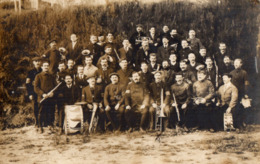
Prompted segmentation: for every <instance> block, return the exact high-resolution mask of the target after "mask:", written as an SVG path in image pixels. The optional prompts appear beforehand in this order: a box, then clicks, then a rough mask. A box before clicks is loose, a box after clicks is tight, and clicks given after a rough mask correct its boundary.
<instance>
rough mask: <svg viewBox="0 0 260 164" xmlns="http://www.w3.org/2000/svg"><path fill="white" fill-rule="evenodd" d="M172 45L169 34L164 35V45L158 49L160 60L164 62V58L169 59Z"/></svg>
mask: <svg viewBox="0 0 260 164" xmlns="http://www.w3.org/2000/svg"><path fill="white" fill-rule="evenodd" d="M170 51H171V47H170V46H169V37H168V35H164V36H162V46H160V47H159V48H158V50H157V55H158V61H159V63H162V61H163V60H168V59H169V56H170Z"/></svg>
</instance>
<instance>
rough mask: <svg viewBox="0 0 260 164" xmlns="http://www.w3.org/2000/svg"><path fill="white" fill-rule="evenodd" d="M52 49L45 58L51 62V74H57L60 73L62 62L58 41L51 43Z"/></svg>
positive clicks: (44, 55) (46, 53)
mask: <svg viewBox="0 0 260 164" xmlns="http://www.w3.org/2000/svg"><path fill="white" fill-rule="evenodd" d="M49 46H50V48H49V49H48V50H47V51H46V52H45V53H44V54H43V57H44V58H46V59H48V60H49V61H50V71H49V72H50V73H51V74H55V73H56V72H57V71H58V63H59V62H60V61H61V55H60V52H59V50H57V41H56V40H52V41H50V43H49Z"/></svg>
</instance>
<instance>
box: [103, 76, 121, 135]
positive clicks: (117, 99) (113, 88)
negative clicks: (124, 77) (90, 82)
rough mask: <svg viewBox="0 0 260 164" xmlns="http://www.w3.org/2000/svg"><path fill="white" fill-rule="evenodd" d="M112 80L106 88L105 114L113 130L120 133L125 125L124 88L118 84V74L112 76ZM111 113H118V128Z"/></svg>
mask: <svg viewBox="0 0 260 164" xmlns="http://www.w3.org/2000/svg"><path fill="white" fill-rule="evenodd" d="M110 80H111V83H110V84H109V85H108V86H106V88H105V94H104V105H105V112H106V115H107V118H108V119H109V121H110V122H111V124H112V126H113V129H114V130H118V131H120V130H121V127H122V124H123V122H122V120H123V115H124V110H125V106H124V105H123V101H124V87H123V86H122V85H120V84H119V83H118V82H119V76H118V74H116V73H112V74H110ZM111 111H116V113H117V120H118V122H117V124H118V126H116V121H115V120H114V119H113V118H112V117H111Z"/></svg>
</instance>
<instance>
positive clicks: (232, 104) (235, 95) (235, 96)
mask: <svg viewBox="0 0 260 164" xmlns="http://www.w3.org/2000/svg"><path fill="white" fill-rule="evenodd" d="M237 100H238V90H237V88H236V87H235V86H234V87H232V93H231V100H230V103H229V106H228V107H229V108H231V109H232V108H234V107H235V106H236V104H237Z"/></svg>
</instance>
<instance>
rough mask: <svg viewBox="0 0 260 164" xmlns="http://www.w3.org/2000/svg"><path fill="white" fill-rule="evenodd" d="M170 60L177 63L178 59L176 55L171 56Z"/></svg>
mask: <svg viewBox="0 0 260 164" xmlns="http://www.w3.org/2000/svg"><path fill="white" fill-rule="evenodd" d="M169 59H170V61H171V62H175V61H176V60H177V57H176V55H170V58H169Z"/></svg>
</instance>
